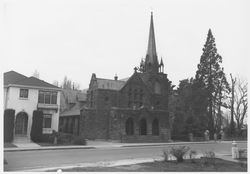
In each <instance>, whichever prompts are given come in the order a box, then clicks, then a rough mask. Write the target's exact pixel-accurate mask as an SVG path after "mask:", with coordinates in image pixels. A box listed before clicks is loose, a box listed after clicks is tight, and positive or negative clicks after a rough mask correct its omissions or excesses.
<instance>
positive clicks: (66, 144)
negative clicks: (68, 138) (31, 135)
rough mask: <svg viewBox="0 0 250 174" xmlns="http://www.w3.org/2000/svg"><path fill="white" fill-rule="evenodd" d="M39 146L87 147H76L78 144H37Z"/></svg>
mask: <svg viewBox="0 0 250 174" xmlns="http://www.w3.org/2000/svg"><path fill="white" fill-rule="evenodd" d="M37 144H39V145H40V146H85V145H76V144H73V143H68V144H53V143H44V142H42V143H37Z"/></svg>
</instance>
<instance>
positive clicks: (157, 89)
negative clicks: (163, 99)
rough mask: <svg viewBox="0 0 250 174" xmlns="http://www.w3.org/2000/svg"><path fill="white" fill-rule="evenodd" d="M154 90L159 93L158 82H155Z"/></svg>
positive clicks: (159, 86)
mask: <svg viewBox="0 0 250 174" xmlns="http://www.w3.org/2000/svg"><path fill="white" fill-rule="evenodd" d="M154 92H155V93H156V94H161V85H160V83H159V82H155V86H154Z"/></svg>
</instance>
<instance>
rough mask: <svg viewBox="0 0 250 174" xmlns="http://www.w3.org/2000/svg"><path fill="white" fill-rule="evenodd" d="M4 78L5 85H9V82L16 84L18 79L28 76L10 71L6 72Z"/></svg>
mask: <svg viewBox="0 0 250 174" xmlns="http://www.w3.org/2000/svg"><path fill="white" fill-rule="evenodd" d="M3 78H4V85H9V84H15V83H16V82H17V81H20V80H24V79H26V78H28V77H26V76H24V75H22V74H19V73H17V72H15V71H9V72H6V73H4V75H3Z"/></svg>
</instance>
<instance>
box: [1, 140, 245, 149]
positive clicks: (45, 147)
mask: <svg viewBox="0 0 250 174" xmlns="http://www.w3.org/2000/svg"><path fill="white" fill-rule="evenodd" d="M214 143H232V141H201V142H169V143H140V144H114V145H96V146H94V145H93V146H41V147H35V148H4V152H16V151H38V150H68V149H69V150H70V149H103V148H129V147H146V146H164V145H170V146H171V145H186V144H214ZM237 143H247V141H237Z"/></svg>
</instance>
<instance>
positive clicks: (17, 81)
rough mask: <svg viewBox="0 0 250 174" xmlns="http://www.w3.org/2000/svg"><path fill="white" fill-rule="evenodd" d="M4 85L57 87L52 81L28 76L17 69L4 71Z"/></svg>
mask: <svg viewBox="0 0 250 174" xmlns="http://www.w3.org/2000/svg"><path fill="white" fill-rule="evenodd" d="M4 85H22V86H35V87H45V88H57V89H59V87H57V86H54V85H52V84H50V83H47V82H45V81H43V80H40V79H38V78H35V77H32V76H31V77H26V76H24V75H22V74H19V73H17V72H15V71H9V72H6V73H4Z"/></svg>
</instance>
